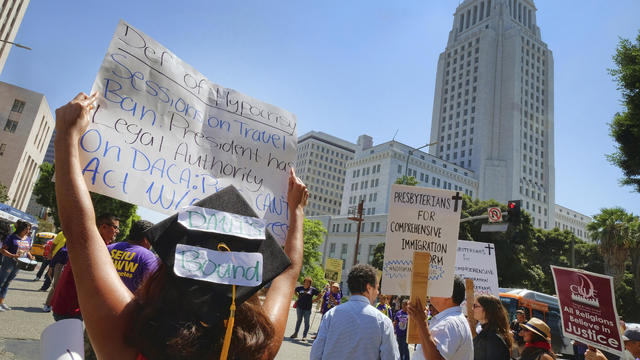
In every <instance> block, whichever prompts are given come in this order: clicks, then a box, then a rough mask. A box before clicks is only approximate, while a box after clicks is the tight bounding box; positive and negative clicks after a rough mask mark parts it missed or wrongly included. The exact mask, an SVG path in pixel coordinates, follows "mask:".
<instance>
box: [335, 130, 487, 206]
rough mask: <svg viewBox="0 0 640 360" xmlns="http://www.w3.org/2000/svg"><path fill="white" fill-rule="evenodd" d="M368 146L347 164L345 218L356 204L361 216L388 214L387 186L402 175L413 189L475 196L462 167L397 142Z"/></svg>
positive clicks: (471, 175) (469, 175)
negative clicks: (410, 180) (413, 181)
mask: <svg viewBox="0 0 640 360" xmlns="http://www.w3.org/2000/svg"><path fill="white" fill-rule="evenodd" d="M361 138H362V137H361ZM369 146H370V145H368V146H363V147H361V148H360V149H358V151H357V152H356V155H355V158H354V159H353V160H351V161H350V162H348V163H347V175H346V183H345V190H344V194H343V196H342V208H341V209H340V214H341V215H348V214H349V211H350V210H351V211H352V210H353V208H354V207H356V206H357V205H358V203H359V202H360V201H364V211H363V214H364V215H376V214H386V213H388V212H389V194H390V192H391V185H392V184H393V183H395V181H396V179H398V178H399V177H402V176H403V175H405V173H406V174H407V175H408V176H413V177H414V178H415V179H416V180H417V181H418V184H417V185H416V186H423V187H432V188H441V189H448V190H454V191H459V192H460V194H466V195H469V196H471V197H472V198H474V197H476V196H477V194H478V180H476V179H475V173H474V172H473V171H471V170H468V169H465V168H464V167H462V166H459V165H456V164H454V163H451V162H449V161H444V160H442V159H439V158H437V157H435V156H433V155H430V154H428V153H426V152H423V151H420V150H414V149H413V148H412V147H410V146H407V145H405V144H402V143H399V142H397V141H389V142H385V143H382V144H379V145H376V146H371V147H369ZM410 151H411V154H409V152H410ZM407 164H408V166H407Z"/></svg>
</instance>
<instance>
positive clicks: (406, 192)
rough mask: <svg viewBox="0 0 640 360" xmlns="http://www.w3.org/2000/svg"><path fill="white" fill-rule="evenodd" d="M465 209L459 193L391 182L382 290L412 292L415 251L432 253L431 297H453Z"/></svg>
mask: <svg viewBox="0 0 640 360" xmlns="http://www.w3.org/2000/svg"><path fill="white" fill-rule="evenodd" d="M461 211H462V196H461V195H460V193H459V192H456V191H448V190H440V189H431V188H423V187H417V186H406V185H397V184H394V185H391V195H390V199H389V216H388V224H387V238H386V245H385V249H384V267H383V274H382V290H381V291H382V293H384V294H394V295H409V294H410V289H411V267H412V264H413V252H414V251H422V252H428V253H430V255H431V262H430V269H429V287H428V291H427V293H428V294H429V295H430V296H443V297H448V296H451V292H452V291H453V276H454V265H455V262H456V245H457V241H458V231H459V225H460V213H461Z"/></svg>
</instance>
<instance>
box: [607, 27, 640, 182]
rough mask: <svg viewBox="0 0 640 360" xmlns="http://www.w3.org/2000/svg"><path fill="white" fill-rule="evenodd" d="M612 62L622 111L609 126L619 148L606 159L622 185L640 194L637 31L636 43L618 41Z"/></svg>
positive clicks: (639, 44) (639, 53)
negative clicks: (615, 169) (621, 173)
mask: <svg viewBox="0 0 640 360" xmlns="http://www.w3.org/2000/svg"><path fill="white" fill-rule="evenodd" d="M613 61H614V63H615V65H616V67H615V68H613V69H609V73H610V74H611V75H612V76H613V77H614V79H615V80H616V82H617V84H618V90H620V91H621V92H622V105H623V107H624V108H625V110H624V111H623V112H621V113H616V114H615V116H614V117H613V121H612V122H611V123H610V124H609V131H610V132H609V133H610V135H611V137H613V139H614V140H615V141H616V142H617V143H618V146H617V149H616V152H614V153H613V154H610V155H607V158H608V159H609V161H610V162H611V163H613V164H614V165H616V166H618V167H619V168H620V169H621V170H622V172H623V174H624V178H623V179H622V181H621V182H622V184H623V185H631V186H633V187H634V188H635V191H637V192H640V146H638V144H640V32H639V33H638V36H637V37H636V41H635V43H633V42H631V41H630V40H628V39H620V42H619V43H618V48H617V49H616V54H615V55H614V56H613Z"/></svg>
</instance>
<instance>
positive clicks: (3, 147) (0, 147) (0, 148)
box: [0, 144, 7, 156]
mask: <svg viewBox="0 0 640 360" xmlns="http://www.w3.org/2000/svg"><path fill="white" fill-rule="evenodd" d="M5 150H7V144H0V156H2V155H4V151H5Z"/></svg>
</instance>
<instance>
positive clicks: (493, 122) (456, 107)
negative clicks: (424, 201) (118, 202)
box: [430, 0, 555, 229]
mask: <svg viewBox="0 0 640 360" xmlns="http://www.w3.org/2000/svg"><path fill="white" fill-rule="evenodd" d="M553 122H554V118H553V56H552V53H551V51H550V50H549V49H548V48H547V44H545V43H544V42H543V41H542V37H541V34H540V28H538V26H537V25H536V7H535V5H534V3H533V1H532V0H465V1H463V2H462V3H461V4H460V5H458V7H457V9H456V11H455V14H454V18H453V27H452V29H451V31H450V33H449V40H448V42H447V46H446V49H445V50H444V52H442V53H441V54H440V57H439V60H438V69H437V76H436V87H435V98H434V106H433V118H432V127H431V140H432V141H438V142H439V144H438V145H437V146H435V147H432V148H431V150H430V152H431V153H432V154H434V155H436V156H437V157H440V158H443V159H445V160H448V161H450V162H452V163H456V164H458V165H459V166H464V167H465V168H468V169H471V170H473V171H474V172H475V173H476V177H477V179H478V181H479V189H478V197H479V198H480V199H495V200H497V201H499V202H501V203H506V202H507V201H508V200H512V199H522V207H523V209H524V210H526V211H527V212H529V213H530V214H531V216H532V219H533V225H534V226H536V227H539V228H544V229H550V228H551V227H553V225H554V221H553V216H554V212H555V211H554V204H555V202H554V201H555V195H554V181H555V175H554V146H553V144H554V138H553V128H554V124H553Z"/></svg>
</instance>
